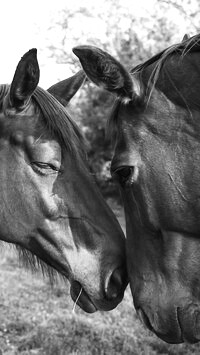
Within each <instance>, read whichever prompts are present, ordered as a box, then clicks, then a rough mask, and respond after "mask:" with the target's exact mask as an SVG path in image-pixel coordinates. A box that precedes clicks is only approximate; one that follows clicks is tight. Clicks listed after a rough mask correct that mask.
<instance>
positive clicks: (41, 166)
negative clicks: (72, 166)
mask: <svg viewBox="0 0 200 355" xmlns="http://www.w3.org/2000/svg"><path fill="white" fill-rule="evenodd" d="M31 165H32V168H33V169H34V170H35V171H36V172H37V173H39V174H40V175H48V174H52V173H58V172H60V169H59V168H57V167H56V166H54V165H53V164H50V163H43V162H40V161H34V162H32V163H31Z"/></svg>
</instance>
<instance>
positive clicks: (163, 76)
mask: <svg viewBox="0 0 200 355" xmlns="http://www.w3.org/2000/svg"><path fill="white" fill-rule="evenodd" d="M156 64H157V63H154V64H153V65H152V66H151V67H150V68H149V69H147V72H146V73H147V77H148V76H149V75H151V73H152V70H153V69H155V66H156ZM156 87H157V88H158V89H159V90H160V91H162V92H163V93H164V94H165V96H166V97H167V98H168V99H169V100H170V101H171V102H173V103H174V104H175V105H179V106H181V107H183V108H186V109H188V108H189V109H191V110H192V109H194V110H197V111H200V95H199V92H200V68H199V53H198V52H191V53H188V54H186V55H184V56H181V54H177V53H174V54H172V55H171V56H169V57H168V58H167V59H166V61H165V62H164V63H163V65H162V67H161V69H160V72H159V75H158V78H157V82H156Z"/></svg>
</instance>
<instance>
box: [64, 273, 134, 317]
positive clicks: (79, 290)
mask: <svg viewBox="0 0 200 355" xmlns="http://www.w3.org/2000/svg"><path fill="white" fill-rule="evenodd" d="M127 283H128V281H127V273H126V270H125V269H124V268H122V267H119V268H116V269H115V270H114V271H113V272H111V273H109V274H108V275H107V277H106V278H105V281H104V283H103V285H102V286H101V287H100V288H99V289H98V288H96V287H95V286H94V287H93V288H92V289H91V287H90V288H88V287H87V286H86V285H84V286H83V284H82V283H81V282H79V281H77V280H72V281H71V289H70V294H71V297H72V299H73V301H74V302H75V304H78V305H79V306H80V307H81V308H82V309H83V310H84V311H85V312H88V313H94V312H96V311H98V310H100V311H110V310H112V309H114V308H115V307H117V305H118V304H119V303H120V302H121V301H122V299H123V296H124V291H125V288H126V286H127Z"/></svg>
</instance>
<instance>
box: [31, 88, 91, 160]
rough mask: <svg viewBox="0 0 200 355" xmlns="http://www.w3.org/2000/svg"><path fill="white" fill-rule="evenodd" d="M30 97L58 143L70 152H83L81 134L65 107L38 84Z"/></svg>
mask: <svg viewBox="0 0 200 355" xmlns="http://www.w3.org/2000/svg"><path fill="white" fill-rule="evenodd" d="M32 99H33V101H35V103H36V105H37V106H38V107H39V108H40V111H41V112H42V115H43V119H44V121H45V123H46V126H47V129H48V130H49V131H50V132H51V133H52V134H54V135H56V137H57V138H58V139H59V141H60V143H61V144H62V145H63V146H64V147H65V148H66V149H67V150H68V151H70V152H71V153H72V154H75V155H77V152H79V153H83V151H84V152H85V147H84V145H85V141H84V138H83V135H82V133H81V131H80V129H79V128H78V126H77V124H76V123H75V122H74V120H73V119H72V118H71V116H70V115H69V113H68V112H67V110H66V108H65V107H64V106H63V105H62V104H61V103H60V102H59V101H58V100H57V99H56V98H55V97H54V96H52V95H51V94H50V93H49V92H48V91H46V90H43V89H42V88H40V87H39V86H38V87H37V88H36V90H35V91H34V93H33V95H32ZM83 148H84V149H83Z"/></svg>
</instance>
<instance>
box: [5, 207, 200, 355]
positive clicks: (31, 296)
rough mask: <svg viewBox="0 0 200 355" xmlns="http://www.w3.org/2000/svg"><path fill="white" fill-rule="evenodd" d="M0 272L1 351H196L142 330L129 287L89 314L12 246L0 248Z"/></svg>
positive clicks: (11, 354)
mask: <svg viewBox="0 0 200 355" xmlns="http://www.w3.org/2000/svg"><path fill="white" fill-rule="evenodd" d="M112 207H113V208H114V210H115V212H116V214H117V216H118V218H119V220H120V222H121V223H122V225H123V226H124V222H123V215H122V212H121V209H120V208H119V207H118V206H117V205H116V204H113V203H112ZM0 270H1V272H0V283H1V287H0V355H17V354H23V355H25V354H26V355H27V354H37V355H39V354H47V355H70V354H73V355H79V354H81V355H90V354H92V355H103V354H105V355H114V354H120V355H128V354H133V355H134V354H135V355H136V354H137V355H155V354H171V355H177V354H183V355H186V354H187V355H189V354H200V344H199V345H198V344H197V345H195V346H191V345H169V344H166V343H164V342H162V341H161V340H159V339H157V338H156V337H155V336H154V335H152V334H151V333H150V332H149V331H147V330H145V329H144V327H143V326H142V325H141V323H140V321H139V320H138V319H137V316H136V314H135V311H134V308H133V305H132V299H131V295H130V290H129V289H128V290H127V291H126V294H125V298H124V300H123V302H122V303H121V304H120V305H119V306H118V307H117V308H116V309H115V310H114V311H111V312H105V313H104V312H101V313H100V312H98V313H95V314H92V315H89V314H86V313H84V312H83V311H82V310H80V308H78V307H77V308H76V309H75V310H76V312H75V314H74V313H73V312H72V309H73V302H72V301H71V298H70V296H69V288H68V285H67V286H66V285H64V284H63V283H61V281H60V282H58V284H57V285H56V286H54V287H52V286H51V285H50V284H49V282H48V280H44V279H43V278H42V277H41V276H40V275H39V274H36V275H32V274H31V273H30V272H28V271H26V270H24V269H23V268H22V267H20V265H19V263H18V258H17V256H16V255H15V253H14V252H13V251H12V250H11V249H7V248H6V249H2V251H1V259H0Z"/></svg>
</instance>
